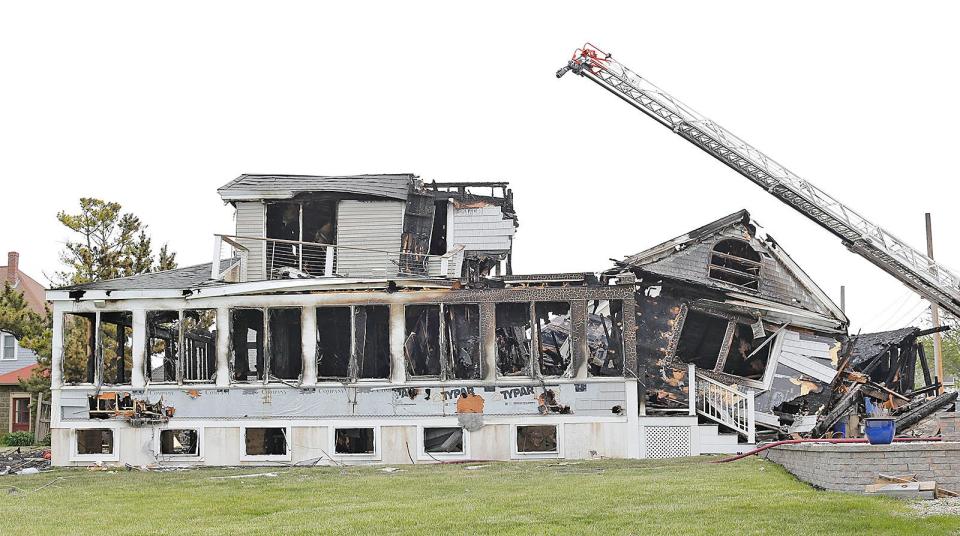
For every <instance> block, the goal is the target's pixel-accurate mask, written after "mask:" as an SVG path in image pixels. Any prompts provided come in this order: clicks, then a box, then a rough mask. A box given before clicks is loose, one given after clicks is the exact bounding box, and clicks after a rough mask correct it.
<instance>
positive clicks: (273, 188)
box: [217, 173, 418, 202]
mask: <svg viewBox="0 0 960 536" xmlns="http://www.w3.org/2000/svg"><path fill="white" fill-rule="evenodd" d="M417 181H418V179H417V176H416V175H414V174H412V173H396V174H377V175H325V176H324V175H249V174H244V175H240V176H239V177H237V178H236V179H234V180H232V181H230V182H228V183H227V184H225V185H223V186H221V187H220V188H218V189H217V193H219V194H220V197H221V198H222V199H223V200H224V201H226V202H234V201H252V200H268V199H269V200H281V199H293V198H294V197H296V196H297V195H299V194H305V193H313V192H339V193H345V194H358V195H364V196H373V197H381V198H387V199H399V200H402V201H405V200H406V199H407V195H408V193H409V191H410V189H411V186H413V185H414V184H415V182H417Z"/></svg>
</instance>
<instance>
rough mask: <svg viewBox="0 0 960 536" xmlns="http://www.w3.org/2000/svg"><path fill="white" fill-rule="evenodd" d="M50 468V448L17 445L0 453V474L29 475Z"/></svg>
mask: <svg viewBox="0 0 960 536" xmlns="http://www.w3.org/2000/svg"><path fill="white" fill-rule="evenodd" d="M24 449H29V450H24ZM49 468H50V450H49V449H37V448H33V447H17V448H16V449H13V450H8V451H5V452H3V453H2V454H0V475H11V474H18V475H29V474H36V473H39V472H40V471H43V470H46V469H49Z"/></svg>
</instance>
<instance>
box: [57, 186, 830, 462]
mask: <svg viewBox="0 0 960 536" xmlns="http://www.w3.org/2000/svg"><path fill="white" fill-rule="evenodd" d="M219 193H220V195H221V198H222V199H223V200H224V201H225V202H227V203H229V204H231V205H233V207H234V208H235V210H236V212H235V218H236V230H235V231H234V233H233V234H229V235H215V236H214V244H215V247H214V248H213V249H214V252H215V253H214V258H213V262H211V263H209V264H204V265H199V266H192V267H186V268H180V269H176V270H171V271H167V272H159V273H152V274H143V275H137V276H132V277H127V278H122V279H114V280H110V281H100V282H94V283H88V284H83V285H75V286H70V287H65V288H61V289H54V290H50V291H48V293H47V297H48V298H49V299H50V300H51V301H52V302H53V308H54V340H53V365H52V370H51V384H52V396H53V406H52V416H51V420H52V423H51V428H52V437H53V463H54V464H56V465H83V464H90V463H96V462H98V461H99V462H103V461H120V462H125V463H130V464H133V465H140V464H144V463H151V462H156V461H158V460H159V461H177V462H178V463H194V464H203V465H238V464H263V463H276V462H280V463H297V462H304V463H324V464H326V463H338V464H339V463H409V462H432V461H438V460H467V459H498V460H509V459H535V458H572V459H576V458H590V457H615V458H646V457H667V456H678V455H686V454H700V453H720V452H738V451H743V450H744V449H747V448H750V446H751V444H753V443H755V433H756V429H755V427H756V425H757V422H755V418H756V420H757V421H758V422H760V423H761V424H763V425H764V426H767V427H769V428H772V429H775V430H780V429H782V428H783V427H784V426H786V425H787V424H789V423H791V422H795V421H798V420H802V419H799V418H794V417H791V416H792V415H797V416H803V415H806V414H808V413H809V412H811V411H813V410H814V409H815V408H814V406H816V405H817V404H819V401H818V400H815V398H816V397H817V396H820V397H822V396H825V395H826V394H827V393H828V392H829V389H828V388H825V387H827V386H828V385H829V383H830V381H831V380H832V379H833V378H834V376H835V375H836V364H837V352H838V351H839V349H840V342H841V340H843V338H844V337H845V335H846V328H847V319H846V317H845V316H844V315H843V313H842V312H840V310H839V308H838V307H837V306H836V305H835V304H833V302H831V301H830V300H829V298H827V296H826V295H825V294H824V293H823V292H822V291H821V290H820V289H819V288H818V287H817V286H816V285H815V284H814V283H813V282H812V281H811V280H810V278H809V277H808V276H807V275H806V274H804V272H803V271H802V270H801V269H800V268H799V267H798V266H797V265H796V264H795V263H794V262H793V260H791V259H790V257H789V256H787V255H786V253H784V252H783V250H782V249H781V248H780V246H779V245H778V244H777V243H776V242H775V241H773V239H772V238H770V237H769V236H764V235H762V234H761V233H758V231H757V227H756V225H755V224H754V223H753V222H752V221H751V220H750V217H749V215H748V214H747V213H746V212H745V211H741V212H738V213H735V214H732V215H730V216H728V217H726V218H723V219H721V220H718V221H716V222H714V223H711V224H709V225H707V226H705V227H702V228H700V229H697V230H695V231H692V232H690V233H688V234H686V235H684V236H681V237H678V238H676V239H674V240H671V241H668V242H665V243H663V244H661V245H660V246H656V247H654V248H651V249H650V250H647V251H645V252H643V253H640V254H638V255H634V256H632V257H629V258H627V259H625V260H624V261H622V262H619V263H618V264H617V266H616V268H614V269H611V270H609V271H607V272H605V273H601V274H596V273H565V274H550V273H547V274H533V275H513V274H512V270H511V267H510V259H511V255H512V244H513V235H514V231H515V228H516V224H517V217H516V213H515V211H514V206H513V195H512V192H511V191H510V190H508V189H507V184H506V183H445V184H438V183H424V182H423V181H420V180H419V179H418V178H417V177H416V176H414V175H409V174H397V175H362V176H353V177H308V176H291V175H285V176H276V175H243V176H241V177H239V178H238V179H236V180H234V181H232V182H230V183H229V184H227V185H226V186H224V187H222V188H220V190H219ZM691 373H692V374H693V377H691ZM736 386H739V388H737V387H736ZM755 410H756V411H755ZM784 415H785V416H787V417H789V418H787V419H785V420H786V422H783V421H781V416H784ZM721 432H726V433H721Z"/></svg>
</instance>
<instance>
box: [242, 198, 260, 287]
mask: <svg viewBox="0 0 960 536" xmlns="http://www.w3.org/2000/svg"><path fill="white" fill-rule="evenodd" d="M265 218H266V212H265V210H264V204H263V203H261V202H260V201H244V202H238V203H237V212H236V220H237V235H239V236H256V237H264V236H266V231H265V230H264V229H265ZM238 242H240V243H241V244H243V245H244V246H246V247H247V249H249V250H250V253H248V257H247V279H248V280H249V281H262V280H264V279H266V275H265V274H264V242H263V241H262V240H239V241H238Z"/></svg>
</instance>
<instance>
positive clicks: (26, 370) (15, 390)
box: [0, 251, 46, 432]
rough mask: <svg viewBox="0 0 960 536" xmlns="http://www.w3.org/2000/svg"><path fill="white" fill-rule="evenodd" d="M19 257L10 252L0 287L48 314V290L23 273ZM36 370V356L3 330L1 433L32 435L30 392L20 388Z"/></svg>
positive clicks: (0, 337) (1, 272) (0, 353)
mask: <svg viewBox="0 0 960 536" xmlns="http://www.w3.org/2000/svg"><path fill="white" fill-rule="evenodd" d="M19 261H20V254H19V253H17V252H15V251H11V252H9V253H7V265H6V266H0V282H2V283H0V284H3V283H6V284H9V285H11V286H12V287H13V288H14V289H16V290H19V291H21V292H22V293H23V297H24V299H25V300H26V302H27V304H28V305H29V306H30V308H31V309H33V310H34V311H36V312H37V313H39V314H46V313H45V308H46V301H45V299H44V293H45V292H46V290H45V289H44V288H43V286H42V285H41V284H40V283H37V282H36V280H34V279H33V278H32V277H30V276H28V275H27V274H25V273H23V272H22V271H20V266H19V264H20V262H19ZM36 367H37V355H36V354H35V353H33V351H32V350H28V349H26V348H22V347H21V346H20V342H19V341H18V340H17V338H16V337H14V336H13V335H12V334H10V333H6V332H3V331H0V427H2V428H0V432H32V431H33V429H34V426H35V423H34V421H35V419H34V418H32V417H31V411H30V406H31V402H32V400H31V397H30V393H26V392H24V391H23V390H22V389H21V388H20V380H21V379H26V378H29V377H30V374H31V373H32V372H33V369H35V368H36Z"/></svg>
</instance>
